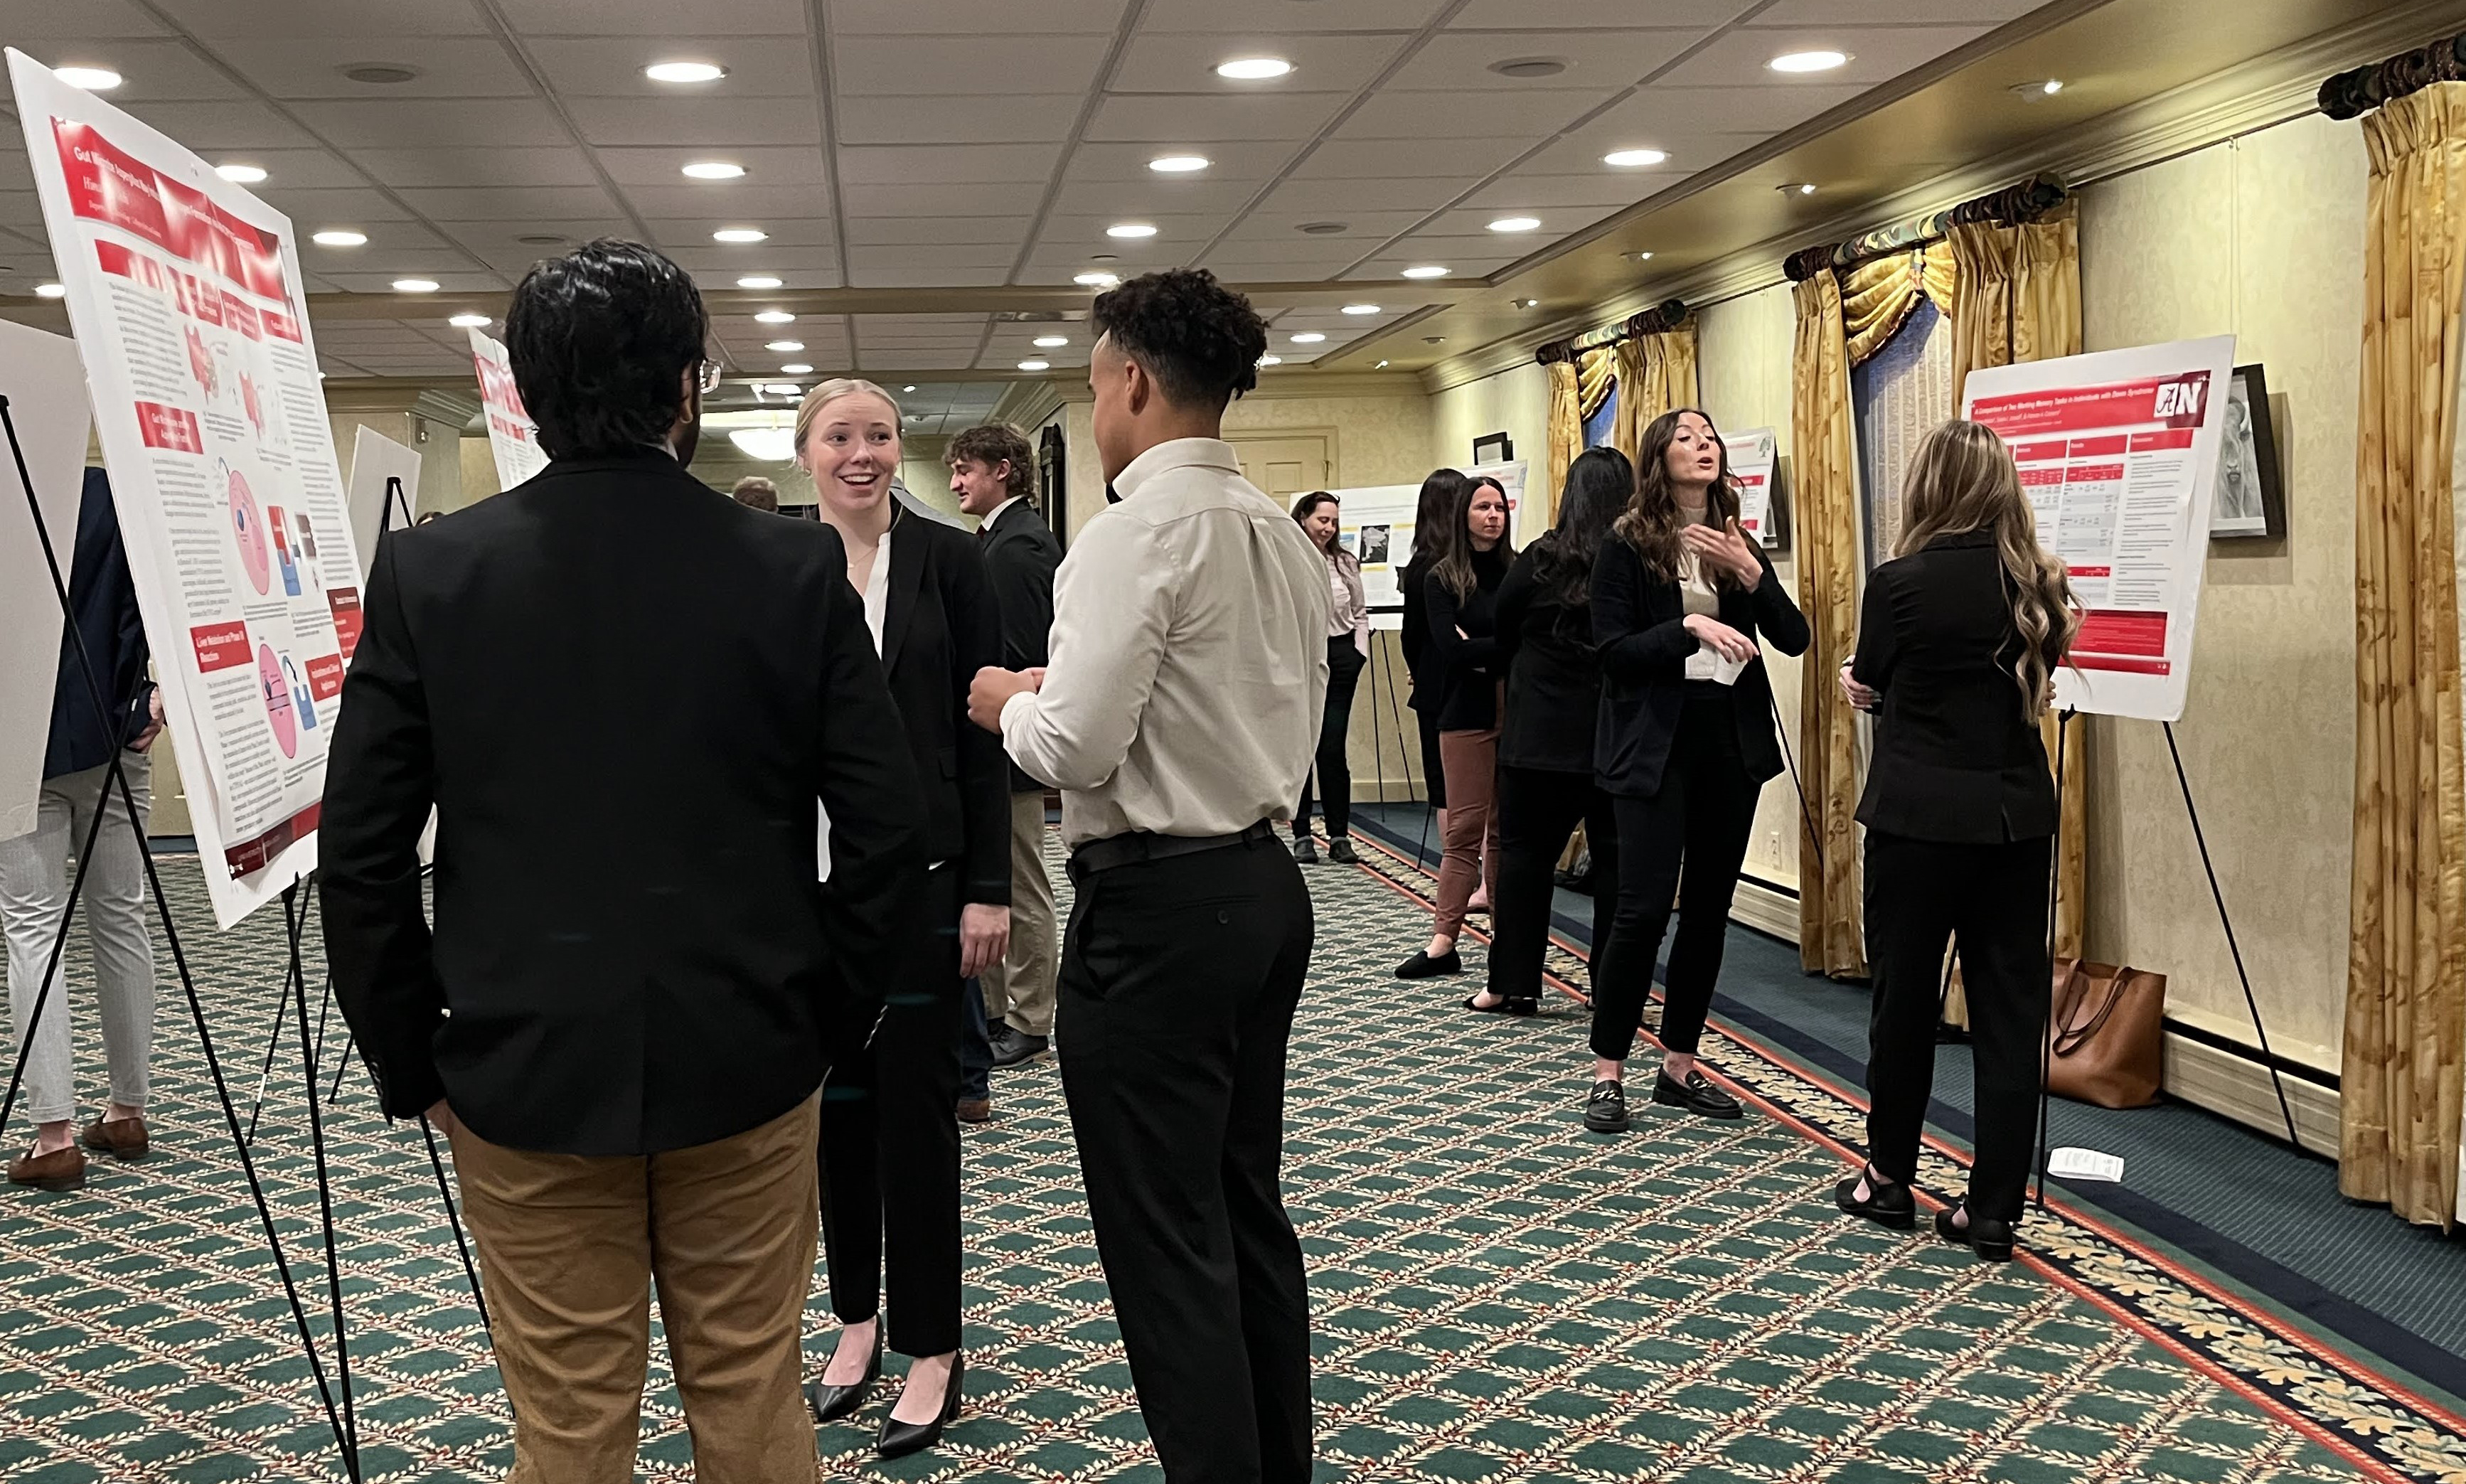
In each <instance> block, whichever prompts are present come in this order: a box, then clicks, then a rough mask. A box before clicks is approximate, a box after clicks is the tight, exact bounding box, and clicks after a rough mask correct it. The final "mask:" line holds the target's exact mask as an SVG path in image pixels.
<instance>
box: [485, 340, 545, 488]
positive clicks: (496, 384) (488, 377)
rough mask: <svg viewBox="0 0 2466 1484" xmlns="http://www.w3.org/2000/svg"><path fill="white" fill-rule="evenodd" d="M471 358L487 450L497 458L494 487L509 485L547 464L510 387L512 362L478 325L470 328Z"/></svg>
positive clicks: (536, 433)
mask: <svg viewBox="0 0 2466 1484" xmlns="http://www.w3.org/2000/svg"><path fill="white" fill-rule="evenodd" d="M471 360H472V362H473V363H474V364H475V365H477V366H478V368H479V371H480V405H481V407H482V409H483V410H484V411H485V412H486V414H487V417H488V452H489V453H491V454H494V455H495V456H496V460H497V487H498V488H499V489H500V490H506V489H511V488H513V487H514V486H515V485H517V484H519V483H523V482H524V481H525V480H527V479H529V478H530V477H531V476H532V475H534V474H537V473H538V472H539V471H540V470H542V469H545V468H547V467H548V455H547V454H545V453H543V452H541V450H540V446H539V430H538V429H537V428H535V427H533V426H532V424H531V415H530V414H529V413H527V412H525V411H524V410H523V394H522V393H520V392H517V391H515V390H514V363H513V362H512V361H511V360H509V359H507V358H506V355H505V348H504V346H503V345H501V344H499V343H498V342H497V341H495V340H493V339H491V338H490V337H489V336H488V334H487V333H486V332H485V331H483V330H480V329H476V328H475V329H473V330H472V331H471Z"/></svg>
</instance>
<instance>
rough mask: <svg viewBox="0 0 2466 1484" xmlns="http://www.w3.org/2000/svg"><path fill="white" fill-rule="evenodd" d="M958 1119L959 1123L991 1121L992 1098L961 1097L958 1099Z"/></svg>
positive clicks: (992, 1119) (992, 1118) (992, 1115)
mask: <svg viewBox="0 0 2466 1484" xmlns="http://www.w3.org/2000/svg"><path fill="white" fill-rule="evenodd" d="M959 1121H960V1122H961V1123H991V1122H993V1121H994V1100H993V1099H992V1098H990V1097H963V1098H961V1099H959Z"/></svg>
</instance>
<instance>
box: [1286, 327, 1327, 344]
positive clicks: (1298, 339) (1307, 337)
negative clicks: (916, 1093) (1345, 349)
mask: <svg viewBox="0 0 2466 1484" xmlns="http://www.w3.org/2000/svg"><path fill="white" fill-rule="evenodd" d="M1325 339H1327V337H1326V336H1325V335H1322V334H1320V333H1319V332H1318V331H1316V330H1314V329H1306V330H1303V331H1302V332H1301V333H1300V334H1298V335H1295V336H1293V337H1292V342H1293V344H1295V345H1297V346H1314V345H1317V344H1318V343H1320V342H1321V341H1323V340H1325Z"/></svg>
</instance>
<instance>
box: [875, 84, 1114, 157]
mask: <svg viewBox="0 0 2466 1484" xmlns="http://www.w3.org/2000/svg"><path fill="white" fill-rule="evenodd" d="M916 80H919V81H921V80H923V79H916ZM1081 101H1082V100H1081V98H1080V96H1079V95H1078V94H1076V93H1020V94H958V95H945V94H931V95H905V94H903V95H900V96H897V97H881V98H874V97H868V98H866V99H865V101H864V102H863V105H862V106H857V107H843V108H841V110H840V142H841V144H844V145H966V144H1012V143H1017V142H1022V141H1042V140H1051V141H1060V140H1063V139H1066V138H1068V137H1069V135H1070V125H1071V124H1072V122H1073V121H1075V120H1076V119H1077V118H1078V117H1079V107H1080V103H1081Z"/></svg>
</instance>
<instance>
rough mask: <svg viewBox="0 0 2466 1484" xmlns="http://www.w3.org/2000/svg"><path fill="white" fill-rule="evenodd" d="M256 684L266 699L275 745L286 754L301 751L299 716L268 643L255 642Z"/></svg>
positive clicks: (277, 659) (279, 665) (279, 661)
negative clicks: (294, 709) (293, 707)
mask: <svg viewBox="0 0 2466 1484" xmlns="http://www.w3.org/2000/svg"><path fill="white" fill-rule="evenodd" d="M257 685H258V695H259V696H260V697H261V698H262V699H263V700H264V702H265V724H266V725H267V726H269V727H272V728H273V729H274V745H275V746H277V747H279V748H280V749H282V755H283V756H285V757H297V756H299V755H300V717H299V714H298V713H297V712H295V711H293V710H292V708H291V687H290V686H288V685H285V684H284V683H283V679H282V661H281V660H280V658H278V657H277V656H276V655H275V653H274V646H273V645H271V644H259V645H258V646H257Z"/></svg>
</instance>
